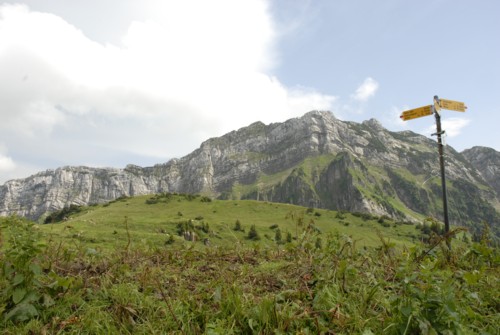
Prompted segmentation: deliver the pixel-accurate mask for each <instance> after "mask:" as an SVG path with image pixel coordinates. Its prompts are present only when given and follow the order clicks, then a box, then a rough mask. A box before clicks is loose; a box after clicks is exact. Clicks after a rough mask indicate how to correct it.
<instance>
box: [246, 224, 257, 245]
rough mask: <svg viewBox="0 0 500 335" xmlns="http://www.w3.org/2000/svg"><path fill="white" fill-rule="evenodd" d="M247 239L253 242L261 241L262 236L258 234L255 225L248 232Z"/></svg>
mask: <svg viewBox="0 0 500 335" xmlns="http://www.w3.org/2000/svg"><path fill="white" fill-rule="evenodd" d="M247 238H248V239H249V240H253V241H257V240H260V236H259V233H258V232H257V228H255V225H252V226H251V227H250V231H249V232H248V236H247Z"/></svg>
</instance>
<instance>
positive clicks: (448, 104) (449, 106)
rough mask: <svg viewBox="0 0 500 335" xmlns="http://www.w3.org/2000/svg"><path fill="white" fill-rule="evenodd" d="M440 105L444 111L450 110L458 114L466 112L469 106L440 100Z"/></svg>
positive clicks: (458, 102)
mask: <svg viewBox="0 0 500 335" xmlns="http://www.w3.org/2000/svg"><path fill="white" fill-rule="evenodd" d="M439 105H440V107H441V108H442V109H448V110H452V111H457V112H465V109H466V108H467V106H465V104H464V103H463V102H460V101H453V100H446V99H439Z"/></svg>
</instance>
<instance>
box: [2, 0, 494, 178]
mask: <svg viewBox="0 0 500 335" xmlns="http://www.w3.org/2000/svg"><path fill="white" fill-rule="evenodd" d="M498 17H500V1H497V0H481V1H472V0H467V1H466V0H433V1H430V0H424V1H404V0H382V1H372V0H357V1H352V0H239V1H235V0H210V1H206V0H183V1H174V0H106V1H103V0H72V1H67V0H25V1H18V2H16V1H15V0H13V1H0V185H1V184H3V183H4V182H6V181H7V180H10V179H16V178H25V177H27V176H29V175H31V174H34V173H36V172H39V171H44V170H47V169H55V168H57V167H61V166H68V165H74V166H80V165H86V166H93V167H117V168H123V167H125V166H126V165H127V164H135V165H139V166H152V165H154V164H158V163H164V162H167V161H168V160H170V159H172V158H180V157H182V156H184V155H187V154H189V153H190V152H192V151H193V150H195V149H196V148H198V147H199V146H200V144H201V143H202V142H203V141H205V140H207V139H208V138H211V137H218V136H222V135H224V134H225V133H227V132H230V131H232V130H236V129H239V128H241V127H244V126H247V125H249V124H251V123H253V122H256V121H262V122H264V123H266V124H269V123H272V122H284V121H286V120H287V119H289V118H293V117H300V116H302V115H303V114H305V113H307V112H309V111H311V110H328V111H331V112H332V113H333V114H334V115H335V117H337V118H338V119H341V120H345V121H355V122H362V121H364V120H368V119H371V118H375V119H377V120H379V121H380V122H381V123H382V125H383V126H384V127H386V128H387V129H389V130H391V131H402V130H412V131H414V132H417V133H420V134H423V135H425V136H429V137H430V135H431V134H432V133H433V132H435V121H434V117H433V116H427V117H423V118H419V119H414V120H410V121H405V122H403V121H402V120H401V119H400V118H399V115H400V114H401V112H402V111H404V110H408V109H413V108H417V107H421V106H425V105H429V104H431V103H432V102H433V97H434V95H438V96H439V97H440V98H444V99H450V100H457V101H462V102H465V104H466V105H467V107H468V108H467V111H466V112H465V113H461V112H455V111H446V110H444V111H442V122H443V129H444V130H445V131H446V138H445V142H446V144H449V145H451V146H452V147H454V148H455V149H456V150H458V151H462V150H464V149H467V148H471V147H473V146H478V145H479V146H488V147H492V148H494V149H496V150H497V151H500V136H499V135H498V127H499V126H498V125H500V101H498V99H499V98H500V38H499V36H500V35H499V34H500V20H499V19H498Z"/></svg>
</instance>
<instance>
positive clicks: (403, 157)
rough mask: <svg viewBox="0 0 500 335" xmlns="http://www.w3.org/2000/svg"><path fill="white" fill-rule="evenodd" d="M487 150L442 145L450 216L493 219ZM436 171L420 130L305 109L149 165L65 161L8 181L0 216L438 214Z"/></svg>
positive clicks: (493, 180)
mask: <svg viewBox="0 0 500 335" xmlns="http://www.w3.org/2000/svg"><path fill="white" fill-rule="evenodd" d="M488 149H489V148H472V149H470V150H468V151H465V152H464V153H463V154H461V153H458V152H456V151H455V150H453V149H452V148H448V149H447V162H446V164H447V166H446V168H447V171H446V173H447V177H448V178H450V179H451V180H453V183H452V184H451V185H450V198H453V196H454V197H455V199H454V203H453V204H452V205H450V207H451V208H452V209H453V210H455V213H452V214H453V215H452V216H453V217H454V219H452V220H455V222H459V221H460V220H466V221H467V220H468V221H470V220H472V218H474V219H477V218H482V219H484V220H487V221H494V220H496V219H495V218H496V216H495V215H497V214H495V213H496V212H495V210H494V209H492V207H491V205H489V203H488V202H489V201H490V202H492V201H497V202H498V198H497V195H496V194H500V191H498V188H499V186H500V185H498V184H499V182H498V181H497V180H499V178H498V177H497V176H498V172H499V169H500V158H499V153H498V152H496V151H494V150H492V149H489V150H488ZM469 161H470V162H469ZM438 170H439V164H438V156H437V147H436V143H435V141H433V140H431V139H428V138H426V137H425V136H422V135H419V134H416V133H413V132H410V131H404V132H391V131H388V130H386V129H385V128H383V127H382V125H381V124H380V122H378V121H377V120H375V119H371V120H368V121H364V122H363V123H361V124H360V123H356V122H348V121H341V120H338V119H336V118H335V116H334V115H333V114H332V113H330V112H328V111H311V112H309V113H306V114H305V115H303V116H302V117H298V118H292V119H289V120H287V121H285V122H281V123H271V124H268V125H266V124H264V123H262V122H255V123H252V124H251V125H249V126H247V127H243V128H241V129H239V130H235V131H232V132H229V133H227V134H225V135H223V136H220V137H215V138H210V139H208V140H206V141H205V142H203V143H202V144H201V145H200V147H199V148H198V149H196V150H195V151H193V152H192V153H190V154H189V155H187V156H184V157H182V158H178V159H172V160H170V161H169V162H167V163H163V164H157V165H155V166H153V167H145V168H144V167H140V166H136V165H127V166H126V167H125V168H124V169H116V168H90V167H64V168H59V169H56V170H48V171H45V172H40V173H38V174H36V175H33V176H30V177H28V178H25V179H20V180H16V181H10V182H7V183H5V184H4V185H3V186H0V215H10V214H14V213H17V214H18V215H21V216H26V217H29V218H33V219H37V218H39V217H41V216H43V215H44V214H45V213H47V212H50V211H53V210H57V209H61V208H63V207H65V206H69V205H71V204H76V205H85V204H92V203H103V202H107V201H110V200H114V199H116V198H118V197H120V196H132V195H140V194H152V193H160V192H179V193H201V194H204V195H208V196H212V197H218V198H222V199H259V200H269V201H276V202H289V203H294V204H299V205H304V206H311V205H313V206H318V207H324V208H330V209H343V210H350V211H365V212H371V213H376V214H378V215H383V214H385V215H390V216H395V217H400V218H405V217H407V216H411V214H408V212H406V213H405V212H404V211H403V210H402V208H410V209H411V210H412V211H413V212H412V213H420V214H422V215H436V216H438V217H439V215H441V214H440V211H439V205H436V203H439V199H440V194H441V193H440V192H441V189H440V186H439V180H438V179H436V175H434V174H433V173H435V171H438ZM488 185H489V186H488ZM479 186H480V187H479ZM494 189H495V190H497V191H496V194H495V191H494ZM470 199H473V201H475V204H474V206H469V205H468V202H470V201H472V200H470ZM495 199H496V200H495ZM453 206H455V207H453Z"/></svg>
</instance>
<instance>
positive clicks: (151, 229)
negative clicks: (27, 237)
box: [40, 194, 428, 250]
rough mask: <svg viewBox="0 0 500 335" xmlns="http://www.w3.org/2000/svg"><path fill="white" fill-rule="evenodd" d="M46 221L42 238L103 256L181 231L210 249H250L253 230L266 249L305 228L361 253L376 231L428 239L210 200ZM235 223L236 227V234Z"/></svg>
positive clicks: (383, 227) (312, 213)
mask: <svg viewBox="0 0 500 335" xmlns="http://www.w3.org/2000/svg"><path fill="white" fill-rule="evenodd" d="M61 219H62V220H61ZM46 221H47V222H51V221H56V222H59V223H56V224H53V225H51V224H48V225H42V226H41V228H40V229H42V230H43V231H44V232H47V233H48V232H50V234H54V236H59V237H61V238H66V239H69V240H71V239H74V240H76V241H79V243H85V244H86V245H87V246H88V247H92V248H96V249H101V250H109V249H111V250H114V248H117V247H120V246H124V245H126V244H127V243H128V241H129V237H130V236H132V239H131V243H132V244H134V245H142V244H145V245H146V246H148V245H163V244H165V243H166V241H167V240H168V239H170V238H171V236H172V240H171V242H174V241H175V242H177V243H181V244H182V243H185V241H186V238H185V237H186V236H184V235H183V234H182V232H184V231H187V232H191V233H193V234H195V235H196V237H195V240H196V242H198V243H194V245H202V244H203V243H202V242H203V241H204V240H208V241H209V243H210V245H211V246H212V247H217V246H219V247H227V246H232V245H234V244H241V245H242V246H244V245H247V246H252V245H253V244H254V242H255V241H253V240H251V239H247V238H246V237H247V235H248V233H249V230H250V228H251V227H252V226H254V227H255V228H256V230H257V232H258V234H259V236H260V239H259V240H258V241H259V244H261V245H262V246H266V247H276V246H277V244H276V240H275V235H276V230H277V229H279V230H280V233H281V235H282V239H283V242H284V241H285V240H286V236H287V234H288V233H290V237H291V238H293V239H296V238H298V237H299V235H300V234H299V232H301V231H302V230H303V229H304V228H306V227H307V226H309V225H310V226H311V227H314V230H315V231H316V232H317V233H319V234H320V235H321V236H324V237H326V236H327V235H329V234H333V233H334V234H341V235H346V236H351V238H353V239H354V240H356V243H357V244H358V246H360V247H363V246H365V247H374V246H379V245H380V237H379V235H378V232H377V231H380V232H382V233H383V234H384V236H385V237H386V238H388V239H390V240H391V241H392V242H394V243H395V245H399V246H402V245H406V246H409V245H411V244H412V243H416V242H418V241H420V240H421V239H422V238H423V239H426V238H428V235H425V234H423V232H422V230H421V229H418V228H419V226H415V225H411V224H409V223H407V222H400V221H394V220H391V219H389V218H387V217H383V218H380V217H378V216H371V215H367V214H362V213H354V214H352V213H345V212H337V211H330V210H322V209H312V208H305V207H301V206H296V205H289V204H280V203H272V202H265V201H255V200H210V199H209V198H206V197H202V196H199V195H198V196H193V195H188V194H186V195H176V194H158V195H154V196H150V195H149V196H137V197H130V198H125V197H123V198H120V199H118V200H115V201H112V202H110V203H107V204H104V205H94V206H90V207H81V208H74V211H73V213H69V212H68V213H66V214H63V215H62V216H59V219H57V218H56V216H55V215H54V216H53V217H48V218H47V219H46ZM61 221H62V222H61ZM236 222H238V225H239V226H240V228H239V229H237V230H235V225H236ZM129 235H130V236H129ZM320 235H318V236H320Z"/></svg>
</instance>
